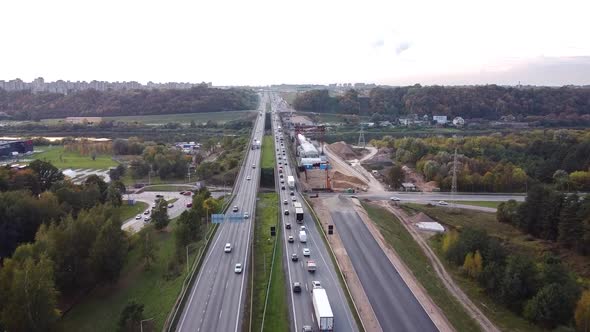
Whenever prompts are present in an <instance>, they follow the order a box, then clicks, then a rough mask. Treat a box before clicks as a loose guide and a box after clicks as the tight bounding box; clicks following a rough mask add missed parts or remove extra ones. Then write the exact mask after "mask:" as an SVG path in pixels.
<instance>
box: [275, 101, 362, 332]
mask: <svg viewBox="0 0 590 332" xmlns="http://www.w3.org/2000/svg"><path fill="white" fill-rule="evenodd" d="M280 100H281V99H280V98H278V97H276V96H274V99H273V100H272V103H271V106H272V109H273V110H276V109H277V104H282V103H281V102H280ZM272 119H273V120H272V121H273V133H274V134H275V145H276V148H279V151H276V150H275V153H276V157H277V158H276V159H277V161H279V160H278V157H281V160H280V161H281V164H282V165H281V166H283V169H284V171H283V173H278V167H277V168H276V171H275V174H277V177H278V176H279V175H280V174H283V180H284V184H281V183H280V179H279V180H278V181H279V183H278V184H277V185H278V191H279V194H280V209H281V211H284V210H285V209H288V210H289V212H290V213H289V215H288V216H285V215H284V213H282V214H281V215H282V220H281V224H282V228H283V229H282V232H281V234H282V239H281V240H282V245H283V246H284V250H283V265H284V268H285V271H287V278H286V279H287V281H288V285H285V286H287V287H288V293H289V305H290V313H289V315H290V318H291V331H301V327H302V326H304V325H310V326H313V327H314V330H317V322H316V318H315V317H314V314H313V304H312V298H311V289H312V281H314V280H317V281H320V283H321V285H322V287H323V288H325V289H326V292H327V294H328V299H329V300H330V305H331V307H332V312H333V314H334V330H335V331H358V328H357V326H356V322H355V320H354V317H353V316H352V312H351V310H350V308H349V306H348V302H347V301H346V297H345V295H344V291H343V290H342V288H341V287H340V283H339V280H338V275H337V274H336V273H337V272H336V269H335V267H334V265H333V263H332V260H331V258H330V255H329V253H328V249H327V248H326V246H325V244H324V242H323V240H322V238H321V235H320V233H319V230H318V229H317V227H316V224H315V222H314V220H313V219H312V218H311V215H310V211H309V210H308V208H307V206H306V205H305V204H304V202H303V199H302V198H301V196H300V193H299V192H297V190H296V189H289V187H288V185H287V177H288V176H289V175H293V176H294V177H295V179H297V177H296V176H295V173H294V172H293V170H292V167H293V166H292V163H291V162H290V161H288V166H284V161H285V160H284V156H283V154H282V148H281V147H280V140H278V141H277V140H276V129H277V127H278V126H279V125H280V124H279V123H278V122H276V121H277V116H276V115H274V114H273V117H272ZM283 137H284V140H285V143H284V145H285V151H286V152H287V155H288V153H289V151H288V149H289V144H288V143H287V142H289V139H288V136H283ZM283 185H284V186H285V190H282V189H280V188H281V186H283ZM291 190H293V191H294V194H295V195H294V196H291V195H290V192H291ZM292 197H296V199H297V201H298V202H300V203H302V205H303V209H304V216H305V217H304V220H303V223H302V224H297V222H296V217H295V208H294V207H293V201H292ZM285 200H287V204H286V205H285V204H284V201H285ZM286 223H290V224H291V229H286V228H285V224H286ZM302 225H304V226H305V227H306V233H307V242H306V243H301V242H300V241H299V230H300V226H302ZM289 235H291V236H293V237H294V239H295V241H294V242H293V243H289V242H288V241H287V238H288V236H289ZM303 248H309V249H310V251H311V255H310V257H309V258H308V257H303ZM293 253H296V254H297V255H298V256H299V261H298V262H293V261H291V254H293ZM308 259H312V260H314V261H315V262H316V264H317V271H316V272H315V273H310V272H308V271H307V268H306V265H305V264H306V261H307V260H308ZM293 282H300V283H301V285H302V288H303V290H302V292H301V293H293V291H292V286H291V285H292V284H293Z"/></svg>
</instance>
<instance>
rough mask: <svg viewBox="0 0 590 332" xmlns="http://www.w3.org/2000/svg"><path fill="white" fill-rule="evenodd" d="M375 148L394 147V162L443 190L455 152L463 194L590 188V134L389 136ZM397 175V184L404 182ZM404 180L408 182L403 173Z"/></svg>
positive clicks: (536, 132) (375, 142)
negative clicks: (530, 188) (539, 187)
mask: <svg viewBox="0 0 590 332" xmlns="http://www.w3.org/2000/svg"><path fill="white" fill-rule="evenodd" d="M371 144H372V145H373V146H376V147H378V148H385V149H390V150H391V155H392V159H393V160H395V161H397V162H398V163H399V164H407V165H410V166H415V167H416V171H418V172H419V173H421V174H422V175H423V176H424V178H425V180H426V181H436V182H437V183H438V185H439V186H440V188H441V190H449V189H450V188H451V182H452V175H453V174H452V171H453V165H454V151H455V149H457V165H456V166H457V186H458V190H459V191H476V192H477V191H487V192H524V191H526V189H527V187H528V186H529V185H532V184H534V183H539V182H540V183H547V184H555V185H556V186H557V187H558V189H562V190H571V191H576V190H578V191H588V190H590V130H563V129H561V130H544V131H540V130H534V131H527V132H521V133H510V134H507V135H502V134H493V135H489V136H470V137H452V138H448V137H440V136H437V137H427V138H414V137H404V138H401V139H394V138H393V137H391V136H385V137H383V139H381V140H371ZM391 176H393V174H391ZM391 176H390V179H389V180H390V182H391V183H398V182H400V181H398V179H394V178H392V177H391ZM399 176H401V178H402V179H403V173H400V175H399Z"/></svg>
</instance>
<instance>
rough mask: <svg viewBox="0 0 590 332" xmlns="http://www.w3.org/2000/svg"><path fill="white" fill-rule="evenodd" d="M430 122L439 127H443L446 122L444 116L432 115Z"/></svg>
mask: <svg viewBox="0 0 590 332" xmlns="http://www.w3.org/2000/svg"><path fill="white" fill-rule="evenodd" d="M432 120H433V121H434V122H436V124H439V125H445V124H447V122H448V120H447V116H446V115H433V116H432Z"/></svg>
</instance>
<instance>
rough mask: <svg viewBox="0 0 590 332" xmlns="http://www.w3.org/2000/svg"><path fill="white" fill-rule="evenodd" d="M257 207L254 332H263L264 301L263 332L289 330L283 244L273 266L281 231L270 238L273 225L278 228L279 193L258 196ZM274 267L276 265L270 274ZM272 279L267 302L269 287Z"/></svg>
mask: <svg viewBox="0 0 590 332" xmlns="http://www.w3.org/2000/svg"><path fill="white" fill-rule="evenodd" d="M258 197H259V201H258V202H257V205H256V211H257V213H256V220H255V224H254V244H253V245H254V251H253V254H252V257H253V259H254V261H253V271H252V273H253V276H254V284H253V285H254V286H253V289H252V291H251V296H252V308H251V310H252V322H251V323H252V331H260V330H261V327H262V326H261V325H262V315H263V311H264V304H265V301H268V302H267V304H266V305H267V309H266V318H265V320H264V329H263V331H288V330H289V316H288V311H287V298H286V294H285V291H284V286H285V281H284V274H283V270H282V266H283V265H282V263H281V260H282V255H281V251H280V250H281V245H277V251H276V253H275V257H274V263H273V250H274V247H275V243H276V241H277V239H280V232H281V228H280V227H277V235H276V236H275V237H271V236H270V234H269V230H270V226H275V225H276V226H278V213H279V211H278V206H279V196H278V194H277V193H265V194H259V195H258ZM273 264H274V265H273ZM271 265H273V268H272V271H271ZM271 276H272V282H271V286H270V291H269V294H268V299H267V298H266V294H267V288H268V284H269V281H270V280H271V279H269V278H271Z"/></svg>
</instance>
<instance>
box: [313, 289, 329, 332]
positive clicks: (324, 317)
mask: <svg viewBox="0 0 590 332" xmlns="http://www.w3.org/2000/svg"><path fill="white" fill-rule="evenodd" d="M311 296H312V303H313V313H314V315H315V318H316V322H317V323H318V329H319V330H318V331H321V332H328V331H330V332H331V331H334V314H333V313H332V307H331V306H330V301H329V300H328V294H326V290H325V289H323V288H321V287H314V288H313V289H312V290H311Z"/></svg>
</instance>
